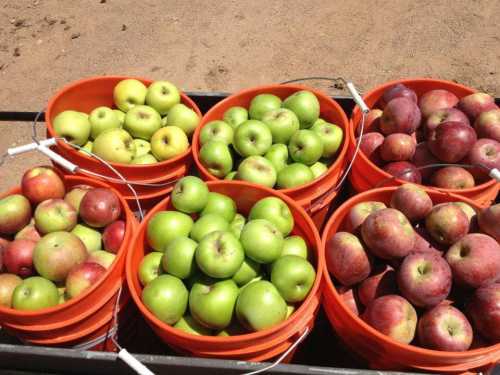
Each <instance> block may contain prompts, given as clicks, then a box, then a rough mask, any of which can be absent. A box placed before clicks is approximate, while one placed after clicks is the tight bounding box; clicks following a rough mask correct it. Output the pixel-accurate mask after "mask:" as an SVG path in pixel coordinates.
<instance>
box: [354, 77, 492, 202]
mask: <svg viewBox="0 0 500 375" xmlns="http://www.w3.org/2000/svg"><path fill="white" fill-rule="evenodd" d="M398 83H402V84H404V85H406V86H408V87H410V88H411V87H412V84H415V83H429V84H432V85H436V87H435V88H432V90H434V89H438V88H439V87H440V86H443V87H442V88H443V89H448V88H449V87H450V86H451V87H455V88H457V89H460V90H463V91H467V92H468V93H469V94H473V93H475V92H477V90H475V89H473V88H470V87H467V86H464V85H461V84H459V83H455V82H451V81H446V80H442V79H433V78H406V79H400V80H393V81H389V82H386V83H384V84H382V85H379V86H377V87H375V88H374V89H372V90H370V91H368V92H367V93H366V94H364V95H363V100H365V101H366V100H367V99H368V98H372V97H374V99H375V101H374V104H375V103H376V102H377V101H378V100H379V99H380V98H381V96H382V94H383V92H384V91H385V90H386V89H388V88H389V87H391V86H394V85H396V84H398ZM438 85H440V86H438ZM429 90H431V88H430V89H429ZM459 99H460V98H459ZM368 107H369V108H370V109H372V107H373V105H368ZM360 116H361V111H360V109H359V107H358V106H355V107H354V109H353V111H352V116H351V119H350V122H351V126H350V127H349V143H351V144H352V147H354V146H355V145H356V138H357V137H356V135H355V130H356V128H357V127H358V123H359V117H360ZM355 120H356V122H355ZM351 153H352V152H351ZM357 157H358V158H361V159H363V161H364V162H365V163H367V164H368V165H369V166H370V167H371V168H373V169H375V170H376V171H377V172H378V173H380V174H381V175H382V176H383V177H384V179H387V180H389V179H392V178H393V176H392V175H391V174H389V173H387V172H386V171H384V170H383V169H382V168H380V167H379V166H377V165H376V164H375V163H373V162H372V161H371V160H370V159H369V158H367V157H366V155H365V154H364V152H362V151H361V150H360V151H359V152H358V155H357ZM393 180H394V181H396V182H397V183H398V184H405V183H408V181H405V180H402V179H400V178H394V179H393ZM495 184H496V181H495V180H494V179H490V180H489V181H487V182H484V183H482V184H480V185H476V186H474V187H472V188H467V189H444V188H438V187H436V186H431V185H423V184H418V185H420V186H424V187H426V188H429V189H435V190H436V191H441V192H447V193H451V194H458V195H460V194H467V193H475V192H478V191H481V190H484V189H486V188H488V187H491V186H493V185H495Z"/></svg>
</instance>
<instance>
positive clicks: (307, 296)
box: [126, 176, 323, 361]
mask: <svg viewBox="0 0 500 375" xmlns="http://www.w3.org/2000/svg"><path fill="white" fill-rule="evenodd" d="M134 242H135V246H136V247H135V249H134V251H133V252H130V253H129V254H128V257H127V263H126V274H127V283H128V285H129V289H130V292H131V295H132V298H133V299H134V301H135V303H136V305H137V306H138V308H139V310H140V312H141V314H142V315H143V317H144V318H145V320H146V321H147V323H148V324H149V325H150V326H151V327H152V329H153V330H154V332H155V333H156V334H157V335H158V336H159V337H160V338H161V339H162V340H163V341H164V342H165V343H166V344H168V345H169V346H171V347H172V348H173V349H174V350H176V351H178V352H181V353H187V354H191V355H196V356H199V357H212V358H234V359H240V360H250V361H264V360H268V359H271V358H273V357H276V356H277V355H280V354H282V353H284V352H285V351H287V350H289V349H290V350H291V349H292V348H291V346H292V345H294V343H295V342H296V341H297V340H299V339H302V338H303V337H305V335H307V333H308V332H309V331H310V330H311V329H312V326H313V324H314V319H315V316H316V314H317V311H318V308H319V303H320V296H321V290H320V280H321V269H322V267H321V265H322V264H323V257H322V255H321V254H320V252H319V248H320V238H319V234H318V231H317V229H316V227H315V225H314V223H313V222H312V220H311V218H310V217H309V216H308V215H307V213H306V212H305V210H304V209H303V208H301V207H300V206H299V205H298V204H297V203H296V202H294V201H293V200H292V199H291V198H290V197H287V196H286V195H284V194H281V193H279V192H277V191H274V190H272V189H269V188H266V187H263V186H260V185H256V184H252V183H249V182H246V181H211V182H207V183H205V182H203V181H202V180H201V179H199V178H198V177H194V176H187V177H184V178H182V179H181V180H179V182H178V183H177V184H176V185H175V187H174V190H173V191H172V194H171V195H170V196H169V197H167V198H166V199H164V200H163V201H161V202H160V203H159V204H158V205H157V206H155V207H154V208H153V209H152V210H151V211H150V212H149V213H148V215H147V217H146V218H145V220H144V221H143V222H142V223H141V225H140V227H139V230H138V232H137V234H136V237H135V239H134Z"/></svg>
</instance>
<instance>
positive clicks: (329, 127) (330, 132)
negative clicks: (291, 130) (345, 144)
mask: <svg viewBox="0 0 500 375" xmlns="http://www.w3.org/2000/svg"><path fill="white" fill-rule="evenodd" d="M311 130H312V131H313V132H315V133H316V134H318V135H319V137H320V138H321V140H322V141H323V157H324V158H331V157H332V156H333V155H335V154H336V153H337V151H338V150H339V148H340V145H341V144H342V139H343V138H344V133H343V131H342V128H341V127H339V126H337V125H334V124H330V123H328V122H322V123H319V124H318V123H317V122H316V123H315V124H314V125H313V126H312V127H311Z"/></svg>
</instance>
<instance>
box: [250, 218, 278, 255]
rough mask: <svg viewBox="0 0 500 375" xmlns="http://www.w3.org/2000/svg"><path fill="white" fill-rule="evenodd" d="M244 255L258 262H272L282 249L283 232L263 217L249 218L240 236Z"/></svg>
mask: <svg viewBox="0 0 500 375" xmlns="http://www.w3.org/2000/svg"><path fill="white" fill-rule="evenodd" d="M240 241H241V244H242V245H243V248H244V250H245V254H246V256H248V257H249V258H251V259H253V260H255V261H256V262H258V263H272V262H274V261H275V260H276V259H278V258H279V257H280V256H281V252H282V251H283V243H284V241H283V233H282V232H281V231H280V229H279V228H278V227H277V226H276V225H274V224H273V223H272V222H270V221H268V220H265V219H254V220H250V221H249V222H248V223H246V224H245V226H244V227H243V229H242V231H241V236H240Z"/></svg>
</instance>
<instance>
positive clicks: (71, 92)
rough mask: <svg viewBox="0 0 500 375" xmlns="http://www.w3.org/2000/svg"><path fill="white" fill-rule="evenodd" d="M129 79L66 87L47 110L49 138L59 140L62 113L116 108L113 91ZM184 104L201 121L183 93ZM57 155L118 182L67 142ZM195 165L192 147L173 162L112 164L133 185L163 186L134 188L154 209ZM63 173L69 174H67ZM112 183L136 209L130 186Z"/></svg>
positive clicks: (93, 79)
mask: <svg viewBox="0 0 500 375" xmlns="http://www.w3.org/2000/svg"><path fill="white" fill-rule="evenodd" d="M127 78H135V77H125V76H105V77H91V78H85V79H82V80H79V81H76V82H73V83H71V84H69V85H67V86H66V87H64V88H63V89H62V90H60V91H59V92H58V93H57V94H56V95H54V96H53V97H52V98H51V99H50V101H49V104H48V106H47V111H46V114H45V122H46V124H47V137H57V134H56V133H55V131H54V127H53V125H52V121H53V120H54V118H55V117H56V116H57V115H58V114H59V113H60V112H63V111H66V110H75V111H81V112H85V113H89V112H91V111H92V110H93V109H94V108H96V107H99V106H108V107H113V106H114V103H113V89H114V87H115V86H116V84H117V83H118V82H120V81H121V80H124V79H127ZM135 79H137V80H139V81H141V82H142V83H144V84H145V85H146V86H149V85H150V84H151V83H152V82H153V81H152V80H150V79H145V78H135ZM181 103H183V104H185V105H186V106H188V107H189V108H191V109H192V110H193V111H195V112H196V113H197V114H198V116H200V118H201V112H200V110H199V108H198V107H197V105H196V104H195V103H194V102H193V101H192V100H191V99H190V98H189V97H188V96H187V95H185V94H183V93H181ZM54 151H56V152H57V153H58V154H60V155H61V156H63V157H64V158H66V159H68V160H69V161H71V162H73V163H74V164H76V165H78V166H79V167H81V168H83V169H86V170H89V171H92V172H94V173H99V174H101V175H104V176H108V177H111V178H114V179H118V176H117V175H115V174H114V173H113V172H112V171H111V170H110V169H109V168H108V167H106V166H105V165H104V164H103V163H101V162H100V161H99V160H97V159H95V158H92V157H90V156H88V155H86V154H84V153H82V152H78V150H76V149H74V148H73V147H71V146H69V145H68V144H66V143H65V142H62V141H58V142H57V145H56V146H55V148H54ZM191 163H192V156H191V147H189V149H188V150H187V151H186V152H184V153H183V154H181V155H179V156H177V157H175V158H173V159H170V160H165V161H162V162H159V163H155V164H147V165H132V164H120V163H110V164H111V165H112V166H113V167H114V168H116V170H118V171H119V172H120V173H121V174H122V175H123V176H124V177H125V178H126V179H127V180H128V181H130V182H137V183H143V184H144V183H147V184H162V186H141V185H133V187H134V189H135V190H136V191H137V194H138V195H139V199H141V201H142V200H144V201H145V204H146V205H149V206H152V205H153V204H155V203H157V202H158V201H159V200H160V199H161V198H163V197H164V196H165V195H166V194H168V193H169V192H170V191H171V190H172V189H173V183H174V182H175V181H176V180H178V179H179V178H181V177H183V176H184V175H185V174H186V173H187V171H188V169H189V166H190V165H191ZM63 173H65V174H68V172H67V171H65V170H64V171H63ZM168 182H172V184H168V185H167V183H168ZM108 183H109V184H110V185H112V186H113V187H114V188H115V189H116V190H118V191H119V192H120V193H121V194H122V195H123V197H124V198H125V199H126V200H127V201H129V204H131V207H133V208H135V205H133V204H134V202H133V201H134V196H133V194H132V193H131V191H130V190H129V188H128V187H127V185H124V184H120V183H111V182H108ZM130 201H132V202H130Z"/></svg>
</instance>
